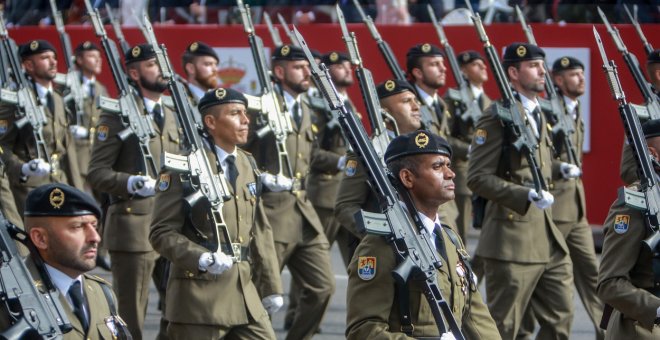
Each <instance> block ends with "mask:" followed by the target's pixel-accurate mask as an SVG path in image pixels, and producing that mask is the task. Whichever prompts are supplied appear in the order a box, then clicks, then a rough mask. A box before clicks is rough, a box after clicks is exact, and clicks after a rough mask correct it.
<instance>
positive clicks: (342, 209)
mask: <svg viewBox="0 0 660 340" xmlns="http://www.w3.org/2000/svg"><path fill="white" fill-rule="evenodd" d="M353 166H354V168H353ZM352 171H355V173H352ZM366 171H367V170H366V169H365V167H364V166H363V165H362V162H361V161H359V160H358V157H357V155H356V154H354V153H352V152H349V153H348V155H347V161H346V170H345V175H344V176H343V177H342V179H341V182H340V183H339V189H338V190H337V198H336V201H335V217H336V218H337V220H338V221H339V223H340V224H341V225H342V226H344V227H345V228H346V229H348V230H349V231H351V232H352V233H353V234H355V235H358V232H357V228H356V224H355V218H354V217H353V215H355V213H356V212H357V211H358V210H360V209H362V207H363V206H364V204H365V202H366V201H367V197H369V193H370V191H371V188H370V187H369V184H368V182H367V181H368V175H367V173H366Z"/></svg>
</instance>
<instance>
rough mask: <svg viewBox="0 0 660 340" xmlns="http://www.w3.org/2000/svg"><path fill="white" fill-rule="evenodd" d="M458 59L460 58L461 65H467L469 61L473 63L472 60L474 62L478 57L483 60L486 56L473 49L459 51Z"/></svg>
mask: <svg viewBox="0 0 660 340" xmlns="http://www.w3.org/2000/svg"><path fill="white" fill-rule="evenodd" d="M456 59H458V64H459V65H460V66H465V65H467V64H469V63H471V62H473V61H475V60H477V59H479V60H481V61H485V60H484V57H482V56H481V54H479V52H477V51H473V50H468V51H463V52H461V53H459V54H458V55H457V56H456Z"/></svg>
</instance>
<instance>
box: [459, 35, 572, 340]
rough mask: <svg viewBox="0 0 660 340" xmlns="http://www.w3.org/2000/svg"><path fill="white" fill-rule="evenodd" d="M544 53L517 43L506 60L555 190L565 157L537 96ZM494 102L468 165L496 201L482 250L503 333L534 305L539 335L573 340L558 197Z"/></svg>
mask: <svg viewBox="0 0 660 340" xmlns="http://www.w3.org/2000/svg"><path fill="white" fill-rule="evenodd" d="M544 58H545V52H543V50H541V49H540V48H539V47H537V46H535V45H530V44H526V43H513V44H511V45H509V46H507V48H506V50H505V52H504V61H503V65H502V66H503V68H504V70H505V72H506V75H507V77H508V81H509V82H510V84H511V85H512V87H513V88H514V89H515V91H516V92H517V95H518V99H519V101H516V102H514V103H513V105H517V106H518V112H520V114H522V115H524V116H523V117H520V118H521V119H522V120H523V121H524V122H525V126H522V127H521V128H525V129H529V133H531V134H532V135H533V136H534V137H535V138H536V143H537V145H538V148H537V149H536V150H535V151H534V153H533V156H534V157H535V158H536V160H537V162H538V166H539V167H540V169H539V170H540V175H541V176H542V177H543V179H544V181H545V183H547V185H548V187H550V188H552V174H553V171H555V170H556V169H557V168H555V167H558V166H559V162H558V161H556V160H554V159H553V154H552V151H553V149H552V143H551V141H550V135H549V133H550V131H549V129H548V128H547V123H546V120H545V118H544V117H543V115H541V114H540V108H539V103H538V100H537V96H538V94H539V93H540V92H542V91H543V90H544V85H543V83H544V73H545V68H544V66H543V59H544ZM504 81H506V80H504ZM494 105H495V104H493V105H491V108H490V109H489V110H487V111H486V112H485V113H484V115H483V116H482V117H481V119H479V122H478V123H477V126H476V128H477V130H476V131H475V133H474V138H473V140H472V144H471V151H470V163H469V167H468V187H469V188H470V189H471V190H472V192H474V193H475V194H476V195H479V196H481V197H483V198H485V199H487V200H488V203H487V204H486V207H485V214H484V221H483V227H482V230H481V234H480V237H479V244H478V245H477V250H476V254H477V255H478V256H479V257H481V259H482V260H483V264H484V277H485V279H486V299H487V301H488V307H489V310H490V312H491V315H492V316H493V319H494V320H495V322H496V323H497V328H498V329H499V331H500V335H501V336H502V338H503V339H514V338H515V337H516V335H517V334H518V329H519V327H520V324H521V321H522V316H523V312H524V311H525V310H526V309H527V308H532V310H533V312H534V315H535V316H536V318H537V320H538V322H539V324H540V326H541V328H540V330H539V334H538V337H539V338H546V337H547V338H552V339H568V337H569V334H570V328H571V322H572V319H573V300H572V297H573V294H572V293H573V291H572V282H573V275H572V272H573V269H572V265H571V261H570V258H569V256H568V248H567V246H566V241H565V239H564V237H563V235H562V233H561V232H560V231H559V229H558V228H557V226H556V225H555V224H554V222H553V220H552V216H553V215H552V203H553V201H554V197H553V196H552V194H551V193H549V192H548V191H546V189H544V190H541V192H540V193H538V192H537V191H536V190H535V188H534V182H533V178H532V169H530V168H529V165H528V163H527V161H526V156H525V155H524V154H522V153H521V152H520V151H518V150H517V149H516V148H515V147H514V146H513V145H512V143H513V142H514V140H513V136H511V134H512V131H511V130H510V127H508V126H505V125H503V122H502V121H501V120H500V118H499V117H498V116H497V114H496V111H495V108H496V107H495V106H494ZM498 105H499V104H498ZM557 171H558V170H557Z"/></svg>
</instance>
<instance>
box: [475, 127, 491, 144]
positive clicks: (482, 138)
mask: <svg viewBox="0 0 660 340" xmlns="http://www.w3.org/2000/svg"><path fill="white" fill-rule="evenodd" d="M486 137H488V132H486V130H483V129H478V130H477V131H476V132H475V133H474V142H475V143H476V144H477V145H482V144H483V143H486Z"/></svg>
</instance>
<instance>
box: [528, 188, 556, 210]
mask: <svg viewBox="0 0 660 340" xmlns="http://www.w3.org/2000/svg"><path fill="white" fill-rule="evenodd" d="M527 200H529V201H530V202H532V203H534V205H535V206H536V207H537V208H539V209H547V208H549V207H550V206H551V205H552V203H554V202H555V197H554V196H552V194H551V193H549V192H547V191H545V190H541V194H540V195H539V194H538V193H537V192H536V190H534V189H530V190H529V193H528V194H527Z"/></svg>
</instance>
